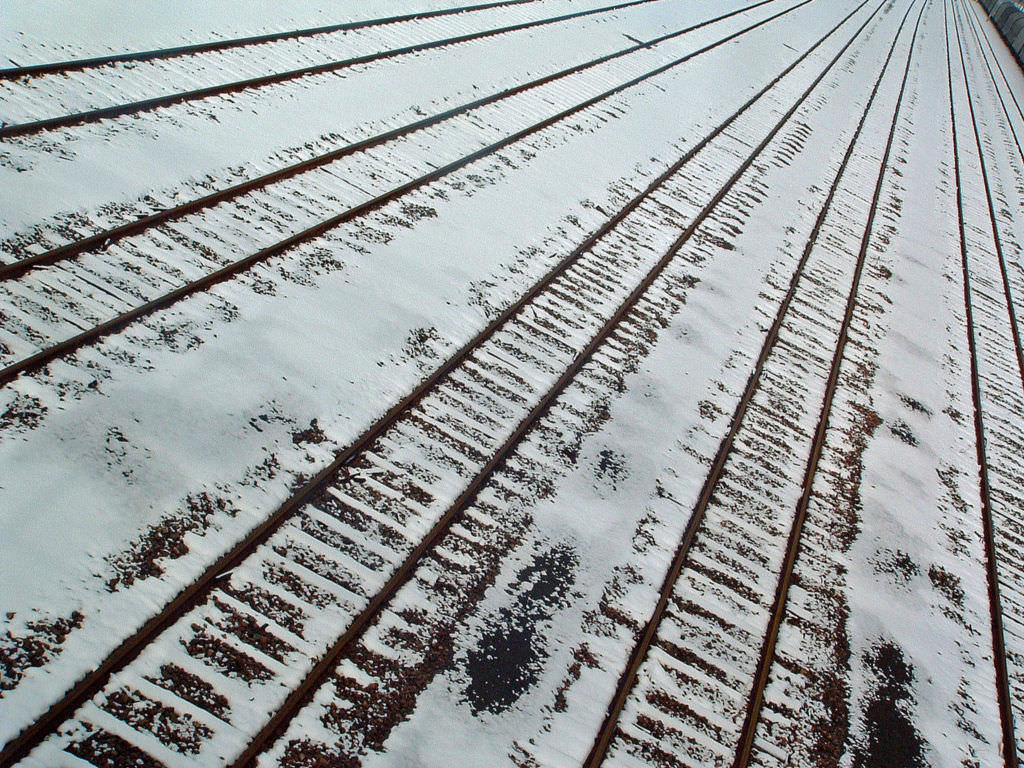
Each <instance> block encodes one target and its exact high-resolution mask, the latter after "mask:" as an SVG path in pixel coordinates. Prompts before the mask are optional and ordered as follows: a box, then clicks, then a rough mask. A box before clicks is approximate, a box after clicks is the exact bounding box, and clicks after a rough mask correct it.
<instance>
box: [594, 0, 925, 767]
mask: <svg viewBox="0 0 1024 768" xmlns="http://www.w3.org/2000/svg"><path fill="white" fill-rule="evenodd" d="M925 7H926V6H925V5H923V6H922V8H921V12H920V13H919V14H918V19H917V25H915V28H914V32H913V36H912V40H911V45H910V49H909V50H910V53H908V56H907V61H906V65H905V68H904V72H903V81H902V85H901V89H900V96H899V97H898V100H897V106H896V110H895V113H894V115H893V120H892V128H891V130H890V132H889V137H888V141H887V144H886V150H885V155H884V157H883V161H882V164H881V170H880V172H879V177H878V183H877V185H876V188H875V192H874V196H873V199H872V203H871V209H870V214H869V218H868V222H867V224H866V226H865V232H864V236H863V238H862V242H861V248H860V252H859V254H858V257H857V266H856V269H855V272H854V277H853V281H852V283H851V286H850V291H849V295H848V298H847V305H846V312H845V314H844V316H843V320H842V324H841V327H840V330H839V336H838V342H837V345H836V348H835V351H834V353H833V357H832V366H831V370H830V373H829V379H828V384H827V387H826V391H825V400H824V402H823V405H822V411H821V413H822V415H821V417H820V419H819V424H818V428H817V430H816V432H815V436H814V440H813V442H812V444H811V454H810V458H809V460H808V467H807V470H806V477H805V481H804V483H803V487H804V489H805V490H804V495H803V496H802V497H801V499H800V502H799V504H798V506H797V511H796V515H795V518H794V522H793V526H792V528H791V533H790V537H789V546H788V547H787V551H786V557H785V558H784V560H783V564H782V568H781V571H780V577H779V588H778V594H777V597H776V601H775V608H774V610H773V611H772V617H771V620H770V621H769V624H768V632H767V633H766V636H765V642H764V646H763V648H762V651H761V661H760V663H759V665H758V670H757V674H756V675H755V678H754V683H753V686H752V689H751V691H750V699H749V702H748V705H747V715H746V719H745V721H744V724H743V727H742V730H741V735H740V737H739V739H738V746H737V748H736V755H735V759H734V760H733V766H734V767H735V768H739V767H740V766H745V765H746V764H747V762H748V760H749V756H750V750H751V748H752V745H753V735H754V728H755V727H756V724H757V713H758V711H759V708H760V700H761V696H762V692H763V687H764V684H765V681H766V679H767V671H768V666H769V664H770V661H771V649H772V646H773V644H774V637H775V634H776V633H777V631H778V626H779V623H780V621H781V614H782V612H783V609H784V605H785V594H786V588H787V587H788V583H789V579H790V577H791V574H792V566H793V562H794V561H795V558H796V553H797V550H798V547H799V532H800V524H801V522H802V519H803V516H804V514H805V512H806V507H807V502H808V500H809V496H810V492H811V486H812V483H813V473H814V469H815V467H816V465H817V459H818V457H819V456H820V453H821V447H822V445H823V443H824V439H825V431H826V427H827V423H828V418H827V417H828V413H829V404H830V403H831V399H832V396H833V395H834V392H835V388H836V385H837V383H838V377H839V366H840V363H841V361H842V355H843V350H844V348H845V343H846V339H847V333H848V328H849V324H850V321H851V319H852V317H853V312H854V308H855V306H856V295H857V288H858V285H859V278H860V274H861V272H862V271H863V266H864V259H865V257H866V254H867V246H868V241H869V238H870V234H871V225H872V222H873V219H874V213H875V208H876V206H877V203H878V199H879V196H880V194H881V187H882V180H883V177H884V173H885V170H886V168H887V161H888V155H889V151H890V149H891V147H892V140H893V136H894V134H895V130H896V125H897V122H898V117H899V104H900V103H901V102H902V97H903V92H904V89H905V87H906V83H907V78H908V76H909V73H910V63H911V54H912V52H913V41H914V40H916V37H917V29H918V27H919V25H920V22H921V18H922V17H923V15H924V10H925ZM912 10H913V6H912V5H911V6H910V7H908V8H907V11H906V14H905V15H904V17H903V19H902V21H901V23H900V27H899V29H898V30H897V33H896V35H895V36H894V38H893V41H892V44H891V46H890V49H889V52H888V56H887V58H886V60H885V63H884V64H883V66H882V68H881V71H880V72H879V74H878V77H877V79H876V80H875V83H874V86H873V88H872V91H871V95H870V97H869V98H868V101H867V104H866V105H865V108H864V111H863V113H862V114H861V117H860V121H859V123H858V125H857V128H856V130H855V132H854V134H853V136H852V138H851V140H850V143H849V144H848V146H847V149H846V153H845V154H844V156H843V159H842V161H841V163H840V166H839V170H838V172H837V173H836V175H835V177H834V178H833V180H832V184H831V186H830V188H829V192H828V196H827V197H826V199H825V203H824V205H823V206H822V208H821V210H820V212H819V214H818V216H817V219H816V221H815V223H814V227H813V228H812V230H811V234H810V237H809V238H808V240H807V241H806V243H805V245H804V248H803V251H802V254H801V257H800V260H799V262H798V264H797V267H796V269H795V271H794V272H793V274H792V277H791V278H790V282H789V287H788V290H787V292H786V294H785V297H784V298H783V300H782V303H781V304H780V305H779V307H778V310H777V312H776V315H775V319H774V321H773V322H772V325H771V327H770V329H769V331H768V334H767V336H766V337H765V340H764V343H763V344H762V347H761V351H760V354H759V355H758V358H757V361H756V362H755V364H754V367H753V369H752V371H751V373H750V376H749V378H748V379H747V384H746V387H745V388H744V391H743V394H742V395H741V397H740V399H739V402H738V403H737V405H736V409H735V411H734V412H733V415H732V418H731V421H730V426H729V429H728V432H727V433H726V435H725V437H724V438H723V439H722V441H721V443H720V445H719V448H718V451H717V453H716V455H715V459H714V462H713V463H712V465H711V470H710V472H709V473H708V475H707V477H706V478H705V481H704V485H703V487H702V489H701V493H700V496H699V497H698V501H697V503H696V505H695V506H694V509H693V511H692V513H691V515H690V518H689V523H688V524H687V527H686V530H685V533H684V535H683V537H682V539H681V541H680V545H679V547H678V549H677V550H676V553H675V556H674V558H673V560H672V564H671V566H670V568H669V570H668V571H667V573H666V577H665V581H664V583H663V585H662V588H661V591H660V596H659V598H658V602H657V603H656V605H655V607H654V610H653V612H652V614H651V617H650V619H649V620H648V622H647V624H646V626H645V627H644V630H643V633H642V635H641V638H640V641H639V643H637V645H636V646H635V647H634V649H633V652H632V654H631V656H630V660H629V663H628V665H627V667H626V669H625V670H624V672H623V674H622V676H621V678H620V681H619V684H618V687H617V689H616V691H615V695H614V697H613V698H612V702H611V704H610V706H609V710H608V714H607V716H606V718H605V721H604V723H603V725H602V727H601V729H600V730H599V732H598V734H597V738H596V739H595V742H594V746H593V748H592V749H591V752H590V754H589V756H588V757H587V759H586V761H585V763H584V765H585V766H586V768H598V766H600V765H601V764H602V763H603V761H604V758H605V756H606V754H607V752H608V748H609V746H610V745H611V743H612V740H613V738H614V737H615V735H616V731H617V728H618V722H619V717H620V715H621V713H622V710H623V708H624V707H625V705H626V702H627V700H628V699H629V696H630V693H631V692H632V690H633V687H634V684H635V682H636V678H637V675H638V674H639V672H640V668H641V666H642V665H643V663H644V661H645V659H646V657H647V653H648V651H649V649H650V647H651V645H652V644H653V643H654V642H655V638H656V636H657V633H658V629H659V625H660V623H661V620H662V617H663V616H664V615H665V612H666V610H667V609H668V608H669V603H670V600H671V598H672V595H673V592H674V591H675V589H676V584H677V582H678V579H679V577H680V575H681V574H682V572H683V569H684V567H685V566H686V564H687V561H688V558H689V556H690V552H691V550H692V548H693V544H694V541H695V539H696V537H697V533H698V531H699V529H700V527H701V525H702V523H703V521H704V518H705V513H706V512H707V510H708V507H709V506H710V504H711V502H712V499H713V498H714V496H715V493H716V491H717V490H718V485H719V483H720V481H721V479H722V476H723V474H724V472H725V469H726V466H727V463H728V460H729V458H730V454H731V452H732V450H733V446H734V444H735V441H736V438H737V435H738V434H739V432H740V429H741V427H742V425H743V423H744V418H745V416H746V415H747V411H748V408H749V407H750V404H751V402H752V401H753V399H754V396H755V394H756V393H757V391H758V389H759V388H760V387H761V386H762V380H761V376H762V373H763V371H764V369H765V365H766V363H767V362H768V359H769V358H770V357H771V356H772V354H773V352H774V351H775V348H776V344H777V342H778V339H779V333H780V331H781V329H782V327H783V323H784V322H785V321H786V319H787V315H788V313H789V310H790V307H791V306H792V305H793V301H794V298H795V296H796V294H797V287H798V285H799V284H800V281H801V278H802V277H803V276H804V270H805V267H806V265H807V262H808V260H809V258H810V256H811V253H812V252H813V250H814V248H815V245H816V244H817V241H818V236H819V234H820V232H821V229H822V225H823V224H824V222H825V219H826V217H827V216H828V214H829V212H830V211H831V209H832V203H833V200H834V199H835V195H836V192H837V191H838V189H839V185H840V182H841V181H842V180H843V178H844V176H845V172H846V169H847V166H848V164H849V162H850V159H851V157H852V156H853V154H854V150H855V148H856V146H857V140H858V139H859V137H860V135H861V132H862V130H863V128H864V124H865V122H866V121H867V118H868V114H869V113H870V111H871V107H872V105H873V104H874V102H875V97H876V96H877V95H878V92H879V88H880V86H881V84H882V80H883V78H884V76H885V74H886V72H887V70H888V68H889V64H890V62H891V60H892V57H893V55H894V53H895V51H896V47H897V43H898V42H899V38H900V33H901V32H902V29H903V25H904V24H905V23H906V21H907V18H908V17H909V15H910V12H911V11H912Z"/></svg>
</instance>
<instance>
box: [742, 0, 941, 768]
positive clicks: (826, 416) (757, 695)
mask: <svg viewBox="0 0 1024 768" xmlns="http://www.w3.org/2000/svg"><path fill="white" fill-rule="evenodd" d="M930 2H931V0H925V2H924V3H923V4H922V6H921V13H920V14H918V17H917V23H916V24H915V25H914V33H913V35H912V36H911V39H910V46H909V51H908V52H907V65H906V69H905V70H904V72H903V82H902V84H901V85H900V92H899V96H898V97H897V99H896V108H895V109H894V110H893V118H892V127H891V128H890V129H889V136H888V138H887V139H886V142H885V153H884V154H883V156H882V162H881V164H880V166H879V170H878V180H877V182H876V183H875V190H874V193H873V194H872V196H871V207H870V209H869V211H868V217H867V221H866V223H865V225H864V234H863V236H862V237H861V241H860V250H859V252H858V253H857V266H856V267H855V269H854V275H853V282H852V284H851V286H850V293H849V296H848V297H847V301H846V311H845V313H844V315H843V322H842V325H841V327H840V332H839V340H838V343H837V345H836V349H835V352H834V353H833V355H832V366H831V369H830V370H829V377H828V385H827V386H826V389H825V397H824V400H823V401H822V405H821V413H820V416H819V417H818V426H817V429H816V430H815V433H814V440H813V442H812V444H811V445H812V447H811V455H810V457H809V458H808V460H807V467H806V469H805V471H804V481H803V493H802V494H801V496H800V501H799V502H798V503H797V508H796V514H795V516H794V519H793V527H792V528H791V529H790V532H789V541H788V542H787V546H786V554H785V559H784V561H783V565H782V571H781V573H780V575H779V583H778V586H777V589H776V592H775V601H774V603H773V606H772V613H771V620H770V622H769V624H768V632H767V634H766V635H765V638H764V644H763V645H762V647H761V653H760V657H759V660H758V665H757V672H756V674H755V677H754V685H753V688H752V689H751V691H750V697H749V699H748V700H747V712H746V716H745V718H744V721H743V727H742V730H741V731H740V738H739V743H738V746H737V750H736V756H735V758H734V760H733V763H732V766H733V768H746V767H747V766H748V765H749V764H750V756H751V753H752V752H753V749H754V738H755V736H756V733H757V724H758V721H759V720H760V719H761V706H762V705H763V703H764V690H765V687H766V686H767V685H768V676H769V673H770V671H771V668H772V664H773V663H774V660H775V644H776V642H777V640H778V638H779V630H780V629H781V627H782V622H783V620H784V619H785V617H786V602H787V599H788V597H789V587H790V584H791V583H792V581H793V570H794V568H795V566H796V559H797V555H798V554H799V552H800V538H801V536H802V534H803V527H804V522H805V521H806V519H807V509H808V507H809V506H810V503H811V497H812V496H813V491H814V480H815V477H816V476H817V472H818V463H819V461H820V459H821V454H822V452H823V451H824V448H825V439H826V437H827V435H828V424H829V420H830V418H831V412H832V401H833V399H834V397H835V393H836V390H837V389H838V387H839V374H840V369H841V367H842V362H843V355H844V354H845V352H846V344H847V341H848V340H849V334H850V322H851V321H852V320H853V314H854V312H855V311H856V309H857V292H858V291H859V289H860V281H861V276H862V274H863V272H864V264H865V263H866V261H867V252H868V246H869V245H870V242H871V235H872V230H873V229H874V224H875V214H876V212H877V211H878V203H879V200H880V199H881V196H882V189H883V187H884V184H885V178H886V173H885V172H886V170H888V165H889V156H890V155H891V153H892V147H893V142H894V139H895V136H896V127H897V125H899V117H900V108H901V107H902V106H903V96H904V94H905V93H906V89H907V81H908V79H909V76H910V63H911V61H912V60H913V57H914V45H915V43H916V42H917V33H918V30H919V29H920V27H921V19H922V18H924V12H925V10H926V9H927V8H928V5H929V3H930ZM910 8H913V5H911V6H910ZM909 10H910V9H909V8H908V12H909Z"/></svg>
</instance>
